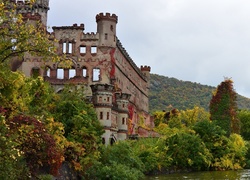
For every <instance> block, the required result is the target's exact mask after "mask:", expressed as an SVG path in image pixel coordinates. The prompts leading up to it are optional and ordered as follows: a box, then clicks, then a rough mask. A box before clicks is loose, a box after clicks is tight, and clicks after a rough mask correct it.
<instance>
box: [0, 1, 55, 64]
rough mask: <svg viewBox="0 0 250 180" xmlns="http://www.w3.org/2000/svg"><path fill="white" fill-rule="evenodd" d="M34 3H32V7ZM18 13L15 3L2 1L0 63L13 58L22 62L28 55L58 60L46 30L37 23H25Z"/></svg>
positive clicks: (0, 7)
mask: <svg viewBox="0 0 250 180" xmlns="http://www.w3.org/2000/svg"><path fill="white" fill-rule="evenodd" d="M14 2H15V1H14ZM33 2H34V0H31V1H30V6H33V4H32V3H33ZM16 12H17V7H16V4H15V3H13V1H6V0H0V17H1V19H0V63H4V62H6V63H9V62H10V60H13V58H17V59H19V60H21V61H22V60H23V58H24V56H28V55H32V56H38V57H41V58H42V59H46V60H48V59H51V60H53V59H54V60H56V59H58V56H57V55H56V54H55V50H56V48H55V47H54V42H53V41H51V40H49V33H48V32H47V31H46V28H45V27H44V26H43V25H42V24H41V23H39V22H37V21H29V20H25V21H24V19H23V17H22V15H21V14H19V13H16Z"/></svg>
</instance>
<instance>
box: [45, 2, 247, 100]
mask: <svg viewBox="0 0 250 180" xmlns="http://www.w3.org/2000/svg"><path fill="white" fill-rule="evenodd" d="M50 6H51V10H50V13H49V21H48V22H49V25H50V26H53V25H72V24H73V23H78V24H80V23H84V24H85V32H95V31H96V22H95V15H96V14H98V13H100V12H110V13H115V14H116V15H118V25H117V36H118V38H119V39H120V40H121V42H122V44H123V46H124V47H125V48H126V50H127V52H128V53H129V54H130V56H131V57H132V59H133V60H134V62H135V63H136V64H137V65H138V66H140V65H150V66H151V69H152V73H156V74H160V75H165V76H169V77H175V78H178V79H180V80H186V81H193V82H198V83H201V84H207V85H212V86H217V85H218V84H220V82H221V81H223V80H224V76H226V77H232V79H233V80H234V85H235V89H236V91H237V92H238V93H239V94H242V95H244V96H247V97H250V73H249V69H250V61H249V60H250V33H249V32H250V23H249V17H250V11H249V9H250V1H248V0H220V1H218V0H203V1H201V0H188V1H187V0H178V1H176V0H167V1H166V0H157V1H145V0H136V1H134V0H126V1H117V0H106V1H101V0H92V1H86V0H71V1H70V3H69V2H68V1H65V2H64V1H60V0H51V1H50Z"/></svg>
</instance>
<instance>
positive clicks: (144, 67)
mask: <svg viewBox="0 0 250 180" xmlns="http://www.w3.org/2000/svg"><path fill="white" fill-rule="evenodd" d="M150 70H151V67H150V66H141V71H148V72H150Z"/></svg>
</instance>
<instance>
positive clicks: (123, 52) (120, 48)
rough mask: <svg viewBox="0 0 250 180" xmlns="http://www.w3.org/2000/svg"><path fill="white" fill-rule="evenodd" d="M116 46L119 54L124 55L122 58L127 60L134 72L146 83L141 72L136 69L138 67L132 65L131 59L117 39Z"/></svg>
mask: <svg viewBox="0 0 250 180" xmlns="http://www.w3.org/2000/svg"><path fill="white" fill-rule="evenodd" d="M116 45H117V47H118V49H119V50H120V51H121V53H122V54H123V55H124V57H125V58H126V59H127V60H128V62H129V63H130V64H131V66H132V67H133V68H134V70H135V71H136V72H137V73H138V74H139V75H140V76H141V78H143V79H144V80H145V81H147V78H146V77H145V76H144V74H143V73H142V72H141V70H140V69H139V68H138V66H137V65H136V64H135V63H134V61H133V60H132V58H131V57H130V56H129V54H128V52H127V51H126V49H125V48H124V47H123V46H122V43H121V41H120V40H119V39H118V38H117V41H116Z"/></svg>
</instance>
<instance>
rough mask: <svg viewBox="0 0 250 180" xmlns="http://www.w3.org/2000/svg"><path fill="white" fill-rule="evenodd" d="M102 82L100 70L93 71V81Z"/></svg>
mask: <svg viewBox="0 0 250 180" xmlns="http://www.w3.org/2000/svg"><path fill="white" fill-rule="evenodd" d="M99 80H100V69H98V68H94V69H93V81H99Z"/></svg>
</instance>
